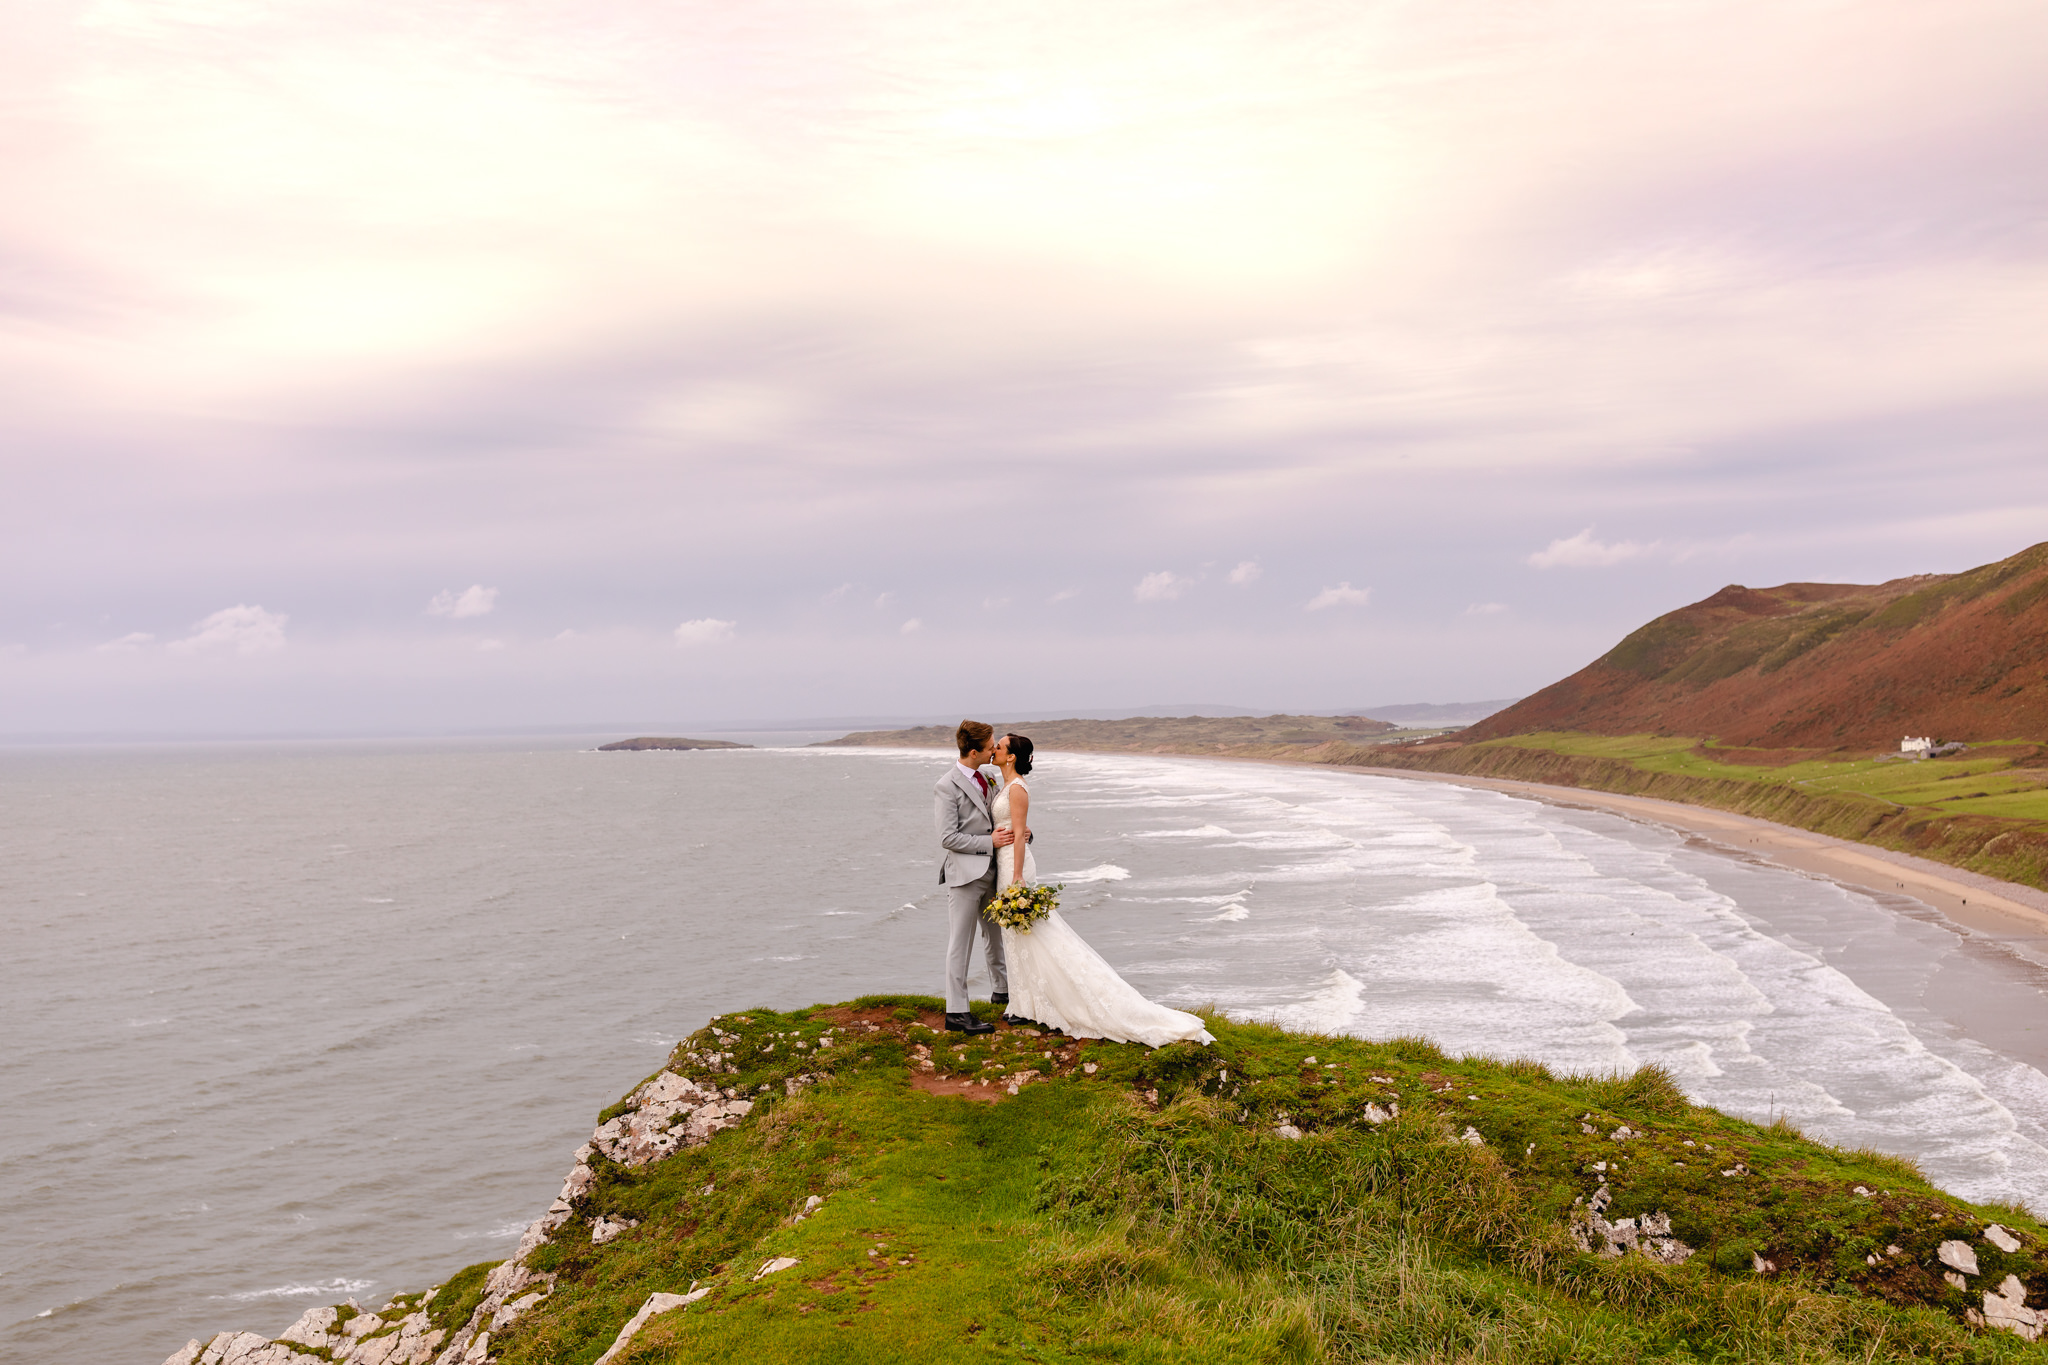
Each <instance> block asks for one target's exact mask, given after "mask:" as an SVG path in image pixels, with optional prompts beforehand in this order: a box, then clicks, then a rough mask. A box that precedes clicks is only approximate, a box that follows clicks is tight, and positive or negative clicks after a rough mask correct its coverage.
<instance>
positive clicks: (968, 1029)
mask: <svg viewBox="0 0 2048 1365" xmlns="http://www.w3.org/2000/svg"><path fill="white" fill-rule="evenodd" d="M946 1031H947V1032H948V1033H994V1032H995V1031H996V1026H995V1025H994V1024H984V1023H982V1022H981V1020H979V1019H977V1018H975V1017H974V1016H973V1015H971V1014H948V1015H947V1016H946Z"/></svg>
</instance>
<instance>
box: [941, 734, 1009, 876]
mask: <svg viewBox="0 0 2048 1365" xmlns="http://www.w3.org/2000/svg"><path fill="white" fill-rule="evenodd" d="M989 793H990V794H989V795H988V796H983V795H982V794H981V784H980V783H978V782H976V781H975V780H974V779H973V778H971V777H969V776H968V775H967V774H966V773H964V772H962V771H960V765H959V764H958V763H955V764H954V765H953V766H952V767H950V768H948V769H946V775H945V776H944V777H942V778H940V779H939V781H938V785H937V786H935V787H933V788H932V813H933V818H934V819H935V820H936V821H937V823H938V827H939V881H940V883H941V884H943V885H945V886H966V885H967V884H968V883H969V882H978V881H980V880H981V879H982V878H983V877H987V876H990V875H991V874H993V873H994V871H995V866H996V862H995V857H996V846H995V832H996V822H995V817H994V816H993V815H991V814H990V813H989V808H988V807H989V801H990V800H991V799H992V797H993V796H994V793H995V784H994V783H993V782H991V783H990V784H989Z"/></svg>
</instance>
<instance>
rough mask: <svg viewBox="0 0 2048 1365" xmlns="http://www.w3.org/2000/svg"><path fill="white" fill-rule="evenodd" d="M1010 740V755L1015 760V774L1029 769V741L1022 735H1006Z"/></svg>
mask: <svg viewBox="0 0 2048 1365" xmlns="http://www.w3.org/2000/svg"><path fill="white" fill-rule="evenodd" d="M1005 738H1006V739H1008V740H1009V741H1010V757H1011V758H1014V759H1016V760H1017V776H1019V777H1022V776H1024V774H1026V773H1028V772H1030V771H1031V741H1030V740H1028V739H1026V738H1025V737H1024V736H1022V735H1006V736H1005Z"/></svg>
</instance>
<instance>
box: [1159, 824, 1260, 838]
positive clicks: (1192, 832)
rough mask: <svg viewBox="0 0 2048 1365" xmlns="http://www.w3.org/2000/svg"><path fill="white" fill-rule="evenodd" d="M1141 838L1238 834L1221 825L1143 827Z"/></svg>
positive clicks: (1210, 836)
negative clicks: (1183, 827) (1176, 827)
mask: <svg viewBox="0 0 2048 1365" xmlns="http://www.w3.org/2000/svg"><path fill="white" fill-rule="evenodd" d="M1136 837H1137V838H1140V839H1235V838H1236V837H1237V836H1236V835H1235V834H1232V833H1231V832H1230V831H1229V830H1227V829H1224V828H1222V827H1221V826H1220V825H1203V826H1202V827H1201V828H1200V829H1141V830H1139V831H1138V833H1137V835H1136Z"/></svg>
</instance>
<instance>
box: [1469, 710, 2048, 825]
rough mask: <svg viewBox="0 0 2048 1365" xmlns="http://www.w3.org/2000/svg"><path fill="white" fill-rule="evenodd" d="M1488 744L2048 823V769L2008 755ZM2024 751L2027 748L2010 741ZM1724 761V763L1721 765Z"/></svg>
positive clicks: (1657, 742)
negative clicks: (1787, 760)
mask: <svg viewBox="0 0 2048 1365" xmlns="http://www.w3.org/2000/svg"><path fill="white" fill-rule="evenodd" d="M1488 742H1489V743H1490V744H1494V745H1503V746H1513V747H1516V748H1523V749H1539V750H1549V751H1551V752H1554V753H1561V754H1574V755H1583V756H1586V757H1593V758H1609V759H1619V760H1621V761H1623V762H1626V763H1631V764H1634V765H1635V766H1636V767H1638V768H1641V769H1642V770H1644V771H1645V772H1657V773H1674V774H1678V775H1681V776H1685V777H1705V778H1724V779H1734V780H1737V781H1743V782H1754V783H1759V784H1773V783H1775V784H1780V785H1787V786H1796V787H1801V788H1804V789H1806V790H1808V791H1814V792H1827V793H1832V794H1836V795H1857V796H1867V797H1871V798H1873V799H1875V800H1879V801H1884V802H1887V803H1890V804H1892V805H1894V806H1906V807H1919V808H1924V809H1925V810H1927V811H1929V812H1930V813H1938V814H1943V815H1995V816H2001V817H2004V818H2007V819H2015V820H2043V821H2048V769H2041V768H2016V767H2014V766H2013V764H2014V760H2013V758H2012V757H2011V756H2010V755H2009V754H1994V755H1991V756H1973V754H1972V753H1971V752H1969V751H1965V752H1964V753H1961V754H1955V755H1950V756H1948V757H1945V758H1930V759H1921V760H1914V759H1907V758H1902V757H1898V756H1896V755H1886V756H1880V757H1853V758H1836V757H1829V758H1817V759H1809V760H1807V761H1804V762H1799V763H1791V764H1786V765H1784V766H1767V765H1763V764H1758V763H1754V762H1752V763H1744V762H1742V761H1740V759H1741V756H1742V755H1743V754H1744V753H1745V752H1749V753H1759V752H1760V751H1744V750H1722V749H1719V748H1718V746H1715V745H1713V744H1711V743H1710V742H1706V741H1702V740H1699V739H1694V738H1690V737H1684V736H1672V735H1586V734H1577V733H1570V732H1560V731H1550V732H1545V733H1540V734H1528V735H1515V736H1511V737H1509V738H1505V739H1498V740H1492V741H1488ZM2009 743H2010V744H2013V745H2020V744H2023V743H2026V742H2025V741H2019V740H2014V741H2009ZM2029 747H2031V746H2029ZM1717 752H1718V753H1722V754H1725V755H1727V756H1726V757H1716V756H1715V755H1716V754H1717Z"/></svg>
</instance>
